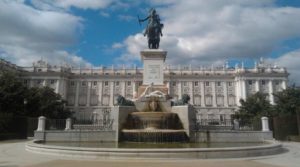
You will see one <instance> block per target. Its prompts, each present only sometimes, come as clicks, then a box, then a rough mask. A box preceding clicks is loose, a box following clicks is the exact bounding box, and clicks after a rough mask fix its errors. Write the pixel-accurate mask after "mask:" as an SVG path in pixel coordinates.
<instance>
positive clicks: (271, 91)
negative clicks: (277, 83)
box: [269, 80, 274, 104]
mask: <svg viewBox="0 0 300 167" xmlns="http://www.w3.org/2000/svg"><path fill="white" fill-rule="evenodd" d="M269 100H270V103H271V104H274V95H273V80H269Z"/></svg>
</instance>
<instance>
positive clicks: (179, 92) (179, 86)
mask: <svg viewBox="0 0 300 167" xmlns="http://www.w3.org/2000/svg"><path fill="white" fill-rule="evenodd" d="M177 89H178V90H177V92H178V99H181V97H182V84H181V81H178V88H177Z"/></svg>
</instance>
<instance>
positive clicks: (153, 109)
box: [149, 100, 158, 112]
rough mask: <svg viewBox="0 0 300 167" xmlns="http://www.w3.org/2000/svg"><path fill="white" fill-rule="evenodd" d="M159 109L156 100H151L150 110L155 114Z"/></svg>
mask: <svg viewBox="0 0 300 167" xmlns="http://www.w3.org/2000/svg"><path fill="white" fill-rule="evenodd" d="M157 107H158V102H157V101H156V100H151V101H150V102H149V110H150V111H152V112H154V111H156V110H157Z"/></svg>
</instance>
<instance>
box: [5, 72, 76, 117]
mask: <svg viewBox="0 0 300 167" xmlns="http://www.w3.org/2000/svg"><path fill="white" fill-rule="evenodd" d="M0 114H2V115H3V114H9V115H21V116H30V117H38V116H41V115H43V116H46V117H47V118H66V117H69V116H70V115H71V112H70V111H69V110H68V109H67V108H66V107H65V101H64V100H63V99H62V97H61V96H60V95H59V94H56V93H55V92H54V90H53V89H52V88H49V87H42V88H37V87H33V88H27V87H25V86H24V85H23V83H22V82H21V81H19V79H18V76H17V74H15V73H12V72H1V73H0Z"/></svg>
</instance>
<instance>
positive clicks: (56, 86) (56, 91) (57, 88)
mask: <svg viewBox="0 0 300 167" xmlns="http://www.w3.org/2000/svg"><path fill="white" fill-rule="evenodd" d="M58 92H59V82H58V79H57V80H56V83H55V93H58Z"/></svg>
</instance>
